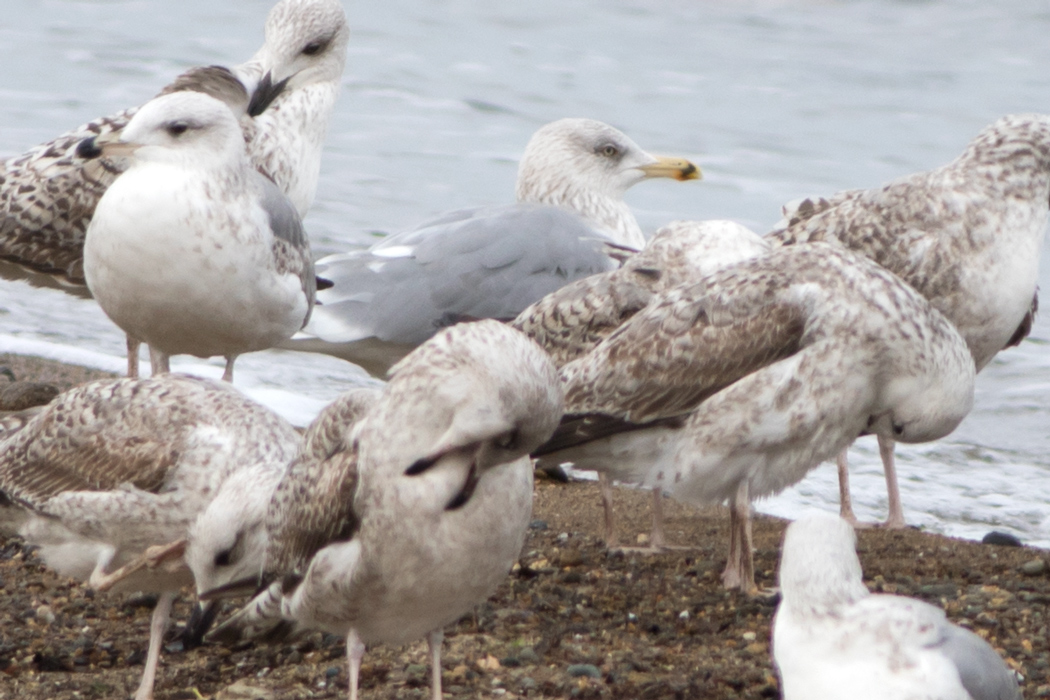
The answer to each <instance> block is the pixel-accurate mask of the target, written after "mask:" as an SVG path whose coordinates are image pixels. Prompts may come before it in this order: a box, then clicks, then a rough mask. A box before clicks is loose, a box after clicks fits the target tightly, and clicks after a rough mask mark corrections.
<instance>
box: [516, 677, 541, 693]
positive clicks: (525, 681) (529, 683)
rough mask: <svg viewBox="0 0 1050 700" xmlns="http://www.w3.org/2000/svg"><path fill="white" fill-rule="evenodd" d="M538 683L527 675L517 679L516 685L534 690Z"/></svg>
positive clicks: (523, 688)
mask: <svg viewBox="0 0 1050 700" xmlns="http://www.w3.org/2000/svg"><path fill="white" fill-rule="evenodd" d="M538 685H539V684H538V683H537V682H536V681H535V680H534V679H533V678H530V677H529V676H525V677H524V678H522V679H521V680H520V681H518V687H519V688H521V689H522V690H536V688H537V686H538Z"/></svg>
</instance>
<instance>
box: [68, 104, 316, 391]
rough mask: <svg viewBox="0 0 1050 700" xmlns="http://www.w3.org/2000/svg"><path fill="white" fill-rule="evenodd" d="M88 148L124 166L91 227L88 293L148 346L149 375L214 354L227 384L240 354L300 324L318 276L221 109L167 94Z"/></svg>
mask: <svg viewBox="0 0 1050 700" xmlns="http://www.w3.org/2000/svg"><path fill="white" fill-rule="evenodd" d="M111 138H112V135H111ZM88 148H89V149H91V150H97V151H99V152H100V153H101V154H102V155H103V157H105V156H106V155H111V154H112V155H115V156H121V157H126V158H128V159H129V161H130V162H129V165H128V168H127V170H126V171H125V172H124V173H123V174H122V175H121V176H120V177H119V178H117V180H115V181H114V182H113V184H112V185H110V186H109V188H108V189H107V190H106V193H105V194H104V195H103V196H102V198H101V199H100V200H99V202H98V205H97V207H96V208H95V213H94V216H93V217H92V219H91V223H90V225H89V226H88V231H87V238H86V241H85V243H84V274H85V277H86V279H87V284H88V288H89V289H90V290H91V293H92V295H93V296H94V297H95V299H96V300H97V301H98V303H99V306H101V307H102V310H103V311H105V312H106V315H107V316H109V317H110V319H112V320H113V322H114V323H116V324H117V325H118V326H120V328H121V329H122V330H123V331H124V332H125V333H127V334H128V336H129V337H130V338H132V339H134V340H138V341H142V342H145V343H147V344H148V345H149V346H150V360H151V364H152V368H153V372H154V374H156V373H160V372H167V371H169V361H168V358H169V356H171V355H177V354H183V353H188V354H192V355H196V356H198V357H210V356H213V355H222V356H223V357H225V358H226V370H225V372H224V374H223V379H225V380H227V381H232V380H233V363H234V361H235V359H236V358H237V356H238V355H240V354H242V353H245V352H251V351H254V350H263V349H266V348H270V347H273V346H274V345H276V344H277V343H279V342H280V341H282V340H286V339H287V338H290V337H291V336H292V335H293V334H294V333H295V332H296V331H298V330H300V329H301V328H302V327H303V326H304V325H305V323H306V321H307V320H308V319H309V317H310V310H311V308H312V307H313V302H314V293H315V289H316V288H315V284H316V279H315V277H314V270H313V263H312V261H311V257H310V246H309V243H308V241H307V239H306V234H305V232H304V231H303V228H302V222H301V221H300V219H299V214H298V212H297V211H296V210H295V208H294V207H293V206H292V205H291V203H290V202H289V201H288V199H287V198H286V197H285V196H284V194H282V193H281V191H280V190H279V189H278V188H277V186H276V185H274V184H273V182H272V181H270V180H269V179H268V178H266V177H264V176H263V175H261V174H259V173H258V172H257V171H256V170H254V169H253V168H252V167H251V164H250V163H249V161H248V158H247V155H246V153H245V150H244V142H243V138H242V134H241V129H240V127H239V126H238V124H237V120H236V119H234V117H233V114H231V112H230V110H229V109H228V108H227V107H226V105H224V104H223V103H221V102H219V101H218V100H215V99H214V98H211V97H208V96H207V95H204V94H201V93H197V92H177V93H173V94H170V95H164V96H162V97H158V98H156V99H154V100H152V101H151V102H148V103H147V104H146V105H144V106H143V107H142V108H141V109H140V110H139V111H138V112H137V113H136V114H135V116H134V117H132V119H131V121H129V122H128V124H127V126H125V127H124V129H122V130H121V132H120V134H119V138H116V139H115V140H107V141H104V142H103V141H102V140H100V139H94V140H93V143H92V144H91V145H90V146H89V147H88Z"/></svg>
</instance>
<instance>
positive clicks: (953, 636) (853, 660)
mask: <svg viewBox="0 0 1050 700" xmlns="http://www.w3.org/2000/svg"><path fill="white" fill-rule="evenodd" d="M861 577H862V573H861V568H860V561H859V560H858V559H857V552H856V534H855V533H854V531H853V528H852V527H851V526H850V524H849V523H848V522H846V521H845V520H843V519H841V518H838V517H834V516H830V515H823V516H808V517H806V518H803V519H800V520H798V521H797V522H794V523H792V524H791V525H789V526H788V528H787V533H786V534H785V536H784V549H783V552H782V553H781V558H780V596H781V599H780V607H779V608H777V612H776V616H775V618H774V621H773V659H774V662H775V663H776V666H777V670H778V671H779V673H780V680H781V690H782V691H783V693H784V700H889V699H890V698H902V699H903V698H923V699H924V700H1020V699H1021V691H1020V689H1019V688H1018V686H1017V680H1016V678H1015V677H1014V674H1013V672H1012V671H1010V669H1009V668H1008V667H1007V665H1006V663H1005V662H1004V661H1003V659H1002V658H1001V657H1000V656H999V655H998V654H997V653H996V652H995V649H993V648H992V647H991V645H989V644H988V642H986V641H984V640H983V639H981V638H980V637H978V636H977V635H976V634H974V633H973V632H971V631H970V630H967V629H964V628H962V627H959V626H958V625H955V624H952V623H951V622H949V621H948V620H947V619H946V618H945V616H944V611H943V610H941V609H940V608H938V607H936V606H934V605H930V604H929V603H924V602H923V601H921V600H915V599H914V598H905V597H903V596H896V595H878V594H876V595H872V594H870V593H869V592H868V589H867V588H866V587H865V586H864V583H863V581H862V580H861Z"/></svg>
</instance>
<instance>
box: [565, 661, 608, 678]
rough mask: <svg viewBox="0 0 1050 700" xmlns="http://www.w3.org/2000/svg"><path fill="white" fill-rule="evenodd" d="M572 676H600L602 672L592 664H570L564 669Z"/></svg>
mask: <svg viewBox="0 0 1050 700" xmlns="http://www.w3.org/2000/svg"><path fill="white" fill-rule="evenodd" d="M566 671H567V672H568V674H569V675H570V676H572V677H573V678H601V677H602V672H601V671H600V670H599V669H598V667H597V666H595V665H594V664H572V665H571V666H569V668H568V669H566Z"/></svg>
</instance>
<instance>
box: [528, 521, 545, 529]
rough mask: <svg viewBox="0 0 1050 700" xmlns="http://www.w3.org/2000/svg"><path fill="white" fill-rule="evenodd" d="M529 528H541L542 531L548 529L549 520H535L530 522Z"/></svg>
mask: <svg viewBox="0 0 1050 700" xmlns="http://www.w3.org/2000/svg"><path fill="white" fill-rule="evenodd" d="M529 529H530V530H540V531H543V530H546V529H547V521H546V520H533V521H532V522H531V523H529Z"/></svg>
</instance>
